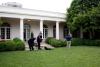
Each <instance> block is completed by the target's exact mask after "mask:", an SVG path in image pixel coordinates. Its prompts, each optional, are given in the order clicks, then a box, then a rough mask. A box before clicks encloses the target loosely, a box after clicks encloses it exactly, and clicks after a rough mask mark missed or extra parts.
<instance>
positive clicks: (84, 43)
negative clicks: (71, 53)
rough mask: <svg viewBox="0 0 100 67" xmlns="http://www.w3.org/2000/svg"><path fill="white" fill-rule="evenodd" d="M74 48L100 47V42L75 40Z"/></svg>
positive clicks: (73, 42) (73, 41)
mask: <svg viewBox="0 0 100 67" xmlns="http://www.w3.org/2000/svg"><path fill="white" fill-rule="evenodd" d="M71 45H72V46H100V40H89V39H80V38H73V40H72V44H71Z"/></svg>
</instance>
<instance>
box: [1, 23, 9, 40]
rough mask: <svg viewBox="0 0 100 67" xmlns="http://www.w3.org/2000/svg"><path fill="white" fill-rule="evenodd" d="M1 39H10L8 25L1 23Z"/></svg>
mask: <svg viewBox="0 0 100 67" xmlns="http://www.w3.org/2000/svg"><path fill="white" fill-rule="evenodd" d="M0 35H1V39H10V25H9V24H8V23H3V24H2V25H1V26H0Z"/></svg>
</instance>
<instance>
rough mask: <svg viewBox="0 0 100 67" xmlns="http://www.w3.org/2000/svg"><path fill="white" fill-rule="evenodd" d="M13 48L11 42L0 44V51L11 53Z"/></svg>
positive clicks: (13, 44) (13, 45)
mask: <svg viewBox="0 0 100 67" xmlns="http://www.w3.org/2000/svg"><path fill="white" fill-rule="evenodd" d="M15 48H16V46H15V43H14V42H13V41H11V40H8V41H1V42H0V51H13V50H15Z"/></svg>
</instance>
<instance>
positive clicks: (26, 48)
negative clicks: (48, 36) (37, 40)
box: [25, 42, 54, 50]
mask: <svg viewBox="0 0 100 67" xmlns="http://www.w3.org/2000/svg"><path fill="white" fill-rule="evenodd" d="M44 47H47V48H50V49H54V47H52V46H51V45H49V44H46V43H45V42H42V43H41V49H44ZM25 50H29V46H28V43H25ZM34 50H38V49H37V47H35V46H34Z"/></svg>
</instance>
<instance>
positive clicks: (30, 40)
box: [28, 37, 35, 51]
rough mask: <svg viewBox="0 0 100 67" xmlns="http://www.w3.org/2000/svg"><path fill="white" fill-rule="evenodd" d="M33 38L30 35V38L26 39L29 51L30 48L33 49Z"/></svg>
mask: <svg viewBox="0 0 100 67" xmlns="http://www.w3.org/2000/svg"><path fill="white" fill-rule="evenodd" d="M34 40H35V38H34V37H31V38H30V39H29V40H28V45H29V49H30V51H31V50H34V48H33V46H34Z"/></svg>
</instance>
